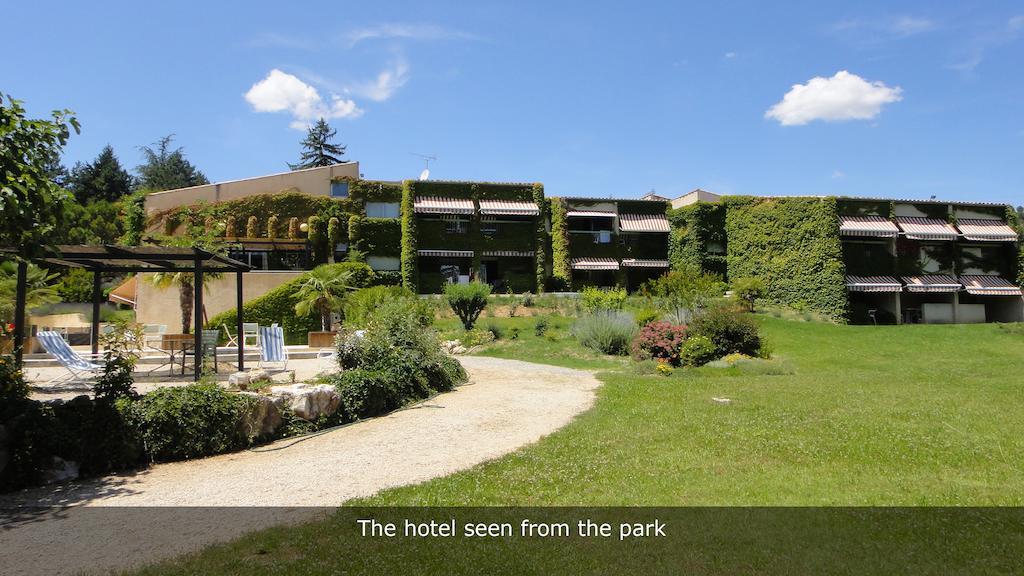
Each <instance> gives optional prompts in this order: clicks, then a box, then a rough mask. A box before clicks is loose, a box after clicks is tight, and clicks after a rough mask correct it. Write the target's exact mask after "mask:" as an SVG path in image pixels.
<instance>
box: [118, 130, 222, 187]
mask: <svg viewBox="0 0 1024 576" xmlns="http://www.w3.org/2000/svg"><path fill="white" fill-rule="evenodd" d="M172 141H174V134H170V135H167V136H164V137H163V138H161V139H160V140H158V141H156V142H155V143H154V144H153V146H155V148H152V147H150V146H141V147H139V150H140V151H141V152H142V154H143V156H145V157H146V162H145V163H143V164H141V165H140V166H138V167H137V168H136V169H135V170H136V172H138V173H139V182H138V183H139V187H140V188H145V189H147V190H150V191H152V192H159V191H161V190H174V189H175V188H188V187H189V186H200V185H202V184H209V183H210V181H209V180H207V179H206V176H205V175H204V174H203V173H202V172H200V171H199V170H198V169H197V168H196V167H195V166H193V165H192V164H191V163H190V162H189V161H188V160H186V159H185V153H184V152H183V150H182V148H181V147H178V148H175V149H173V150H172V149H171V142H172Z"/></svg>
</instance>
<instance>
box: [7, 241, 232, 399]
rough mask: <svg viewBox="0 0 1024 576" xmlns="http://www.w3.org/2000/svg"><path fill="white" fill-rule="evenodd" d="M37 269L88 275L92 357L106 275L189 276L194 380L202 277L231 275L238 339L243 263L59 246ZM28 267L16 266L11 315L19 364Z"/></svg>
mask: <svg viewBox="0 0 1024 576" xmlns="http://www.w3.org/2000/svg"><path fill="white" fill-rule="evenodd" d="M15 254H17V251H16V250H14V249H10V248H0V257H2V256H4V255H15ZM32 262H35V263H37V264H49V265H54V266H67V267H72V268H84V269H85V270H88V271H90V272H92V274H93V276H92V277H93V281H92V352H93V353H94V354H95V353H97V352H99V334H100V304H101V303H102V300H103V291H102V289H101V286H100V282H101V278H102V275H103V274H104V273H105V272H113V273H138V272H170V273H174V272H181V273H190V272H191V273H192V274H193V286H194V289H195V290H194V294H195V302H194V305H193V311H194V313H195V321H194V330H193V332H194V335H195V341H194V343H193V344H194V348H193V351H194V353H195V355H196V363H195V379H196V380H198V379H199V376H200V372H201V364H202V362H201V361H200V357H199V356H200V354H201V351H202V349H203V348H202V335H203V331H202V326H203V274H205V273H229V272H234V273H235V302H236V310H237V312H238V314H237V316H236V319H235V320H236V329H237V331H238V334H239V335H241V334H242V304H243V302H242V273H243V272H248V271H249V270H251V267H250V266H249V265H248V264H245V263H244V262H239V261H238V260H233V259H231V258H227V257H224V256H220V255H218V254H214V253H213V252H210V251H208V250H203V249H202V248H178V247H171V246H114V245H110V244H107V245H103V246H57V247H56V252H55V253H54V254H53V255H51V256H44V257H38V258H33V259H32ZM27 274H28V263H27V262H26V261H25V260H19V261H18V284H17V292H16V297H15V311H14V350H15V355H16V358H17V361H18V363H19V364H20V363H21V360H22V355H23V352H22V344H23V343H24V341H25V301H26V296H27V287H26V277H27ZM244 348H245V344H244V339H243V338H241V337H239V338H238V369H239V370H244V369H245V359H244V354H245V350H244Z"/></svg>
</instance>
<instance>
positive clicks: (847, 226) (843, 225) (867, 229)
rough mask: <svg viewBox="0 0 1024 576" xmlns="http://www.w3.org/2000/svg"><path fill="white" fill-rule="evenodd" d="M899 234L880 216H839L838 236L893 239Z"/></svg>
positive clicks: (890, 223) (894, 227)
mask: <svg viewBox="0 0 1024 576" xmlns="http://www.w3.org/2000/svg"><path fill="white" fill-rule="evenodd" d="M899 233H900V229H899V228H897V227H896V225H895V224H893V223H892V222H891V221H889V219H888V218H882V217H881V216H840V217H839V234H841V235H843V236H870V237H872V238H895V237H896V236H897V235H898V234H899Z"/></svg>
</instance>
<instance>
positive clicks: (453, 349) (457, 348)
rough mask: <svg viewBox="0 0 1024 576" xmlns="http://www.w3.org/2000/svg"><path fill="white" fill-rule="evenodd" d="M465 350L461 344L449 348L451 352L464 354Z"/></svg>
mask: <svg viewBox="0 0 1024 576" xmlns="http://www.w3.org/2000/svg"><path fill="white" fill-rule="evenodd" d="M467 351H468V350H467V349H466V347H465V346H463V345H461V344H460V345H458V346H455V347H454V348H452V349H451V353H452V354H465V353H466V352H467Z"/></svg>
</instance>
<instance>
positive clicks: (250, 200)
mask: <svg viewBox="0 0 1024 576" xmlns="http://www.w3.org/2000/svg"><path fill="white" fill-rule="evenodd" d="M352 210H353V206H352V202H351V201H350V200H347V199H342V200H339V199H335V198H329V197H327V196H312V195H310V194H304V193H302V192H299V191H298V190H295V189H290V190H286V191H282V192H279V193H276V194H257V195H255V196H246V197H245V198H239V199H238V200H227V201H224V202H216V203H213V204H195V205H191V206H182V207H178V208H172V209H170V210H164V211H162V212H158V213H156V214H154V215H153V216H152V217H150V219H149V224H150V226H156V225H157V224H162V225H163V228H164V230H170V231H174V230H175V229H177V227H178V226H179V225H181V224H182V223H184V221H185V220H186V219H187V218H189V217H193V218H195V217H198V218H199V221H202V220H203V219H205V218H206V217H213V218H214V219H216V220H225V219H227V217H228V216H233V217H234V218H235V221H236V222H246V221H248V220H249V218H250V217H253V216H255V217H256V218H257V220H258V221H259V222H260V223H261V224H262V223H264V222H266V220H267V218H268V217H269V216H270V215H272V214H276V215H277V216H278V218H279V221H280V222H281V223H283V224H284V225H286V223H287V221H288V219H289V218H292V217H295V218H298V219H299V220H306V219H308V218H309V217H310V216H313V215H327V214H335V213H338V212H351V211H352ZM261 228H262V226H261ZM261 232H262V230H261ZM275 234H276V236H277V237H283V236H284V235H285V234H286V230H284V229H276V230H275Z"/></svg>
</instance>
